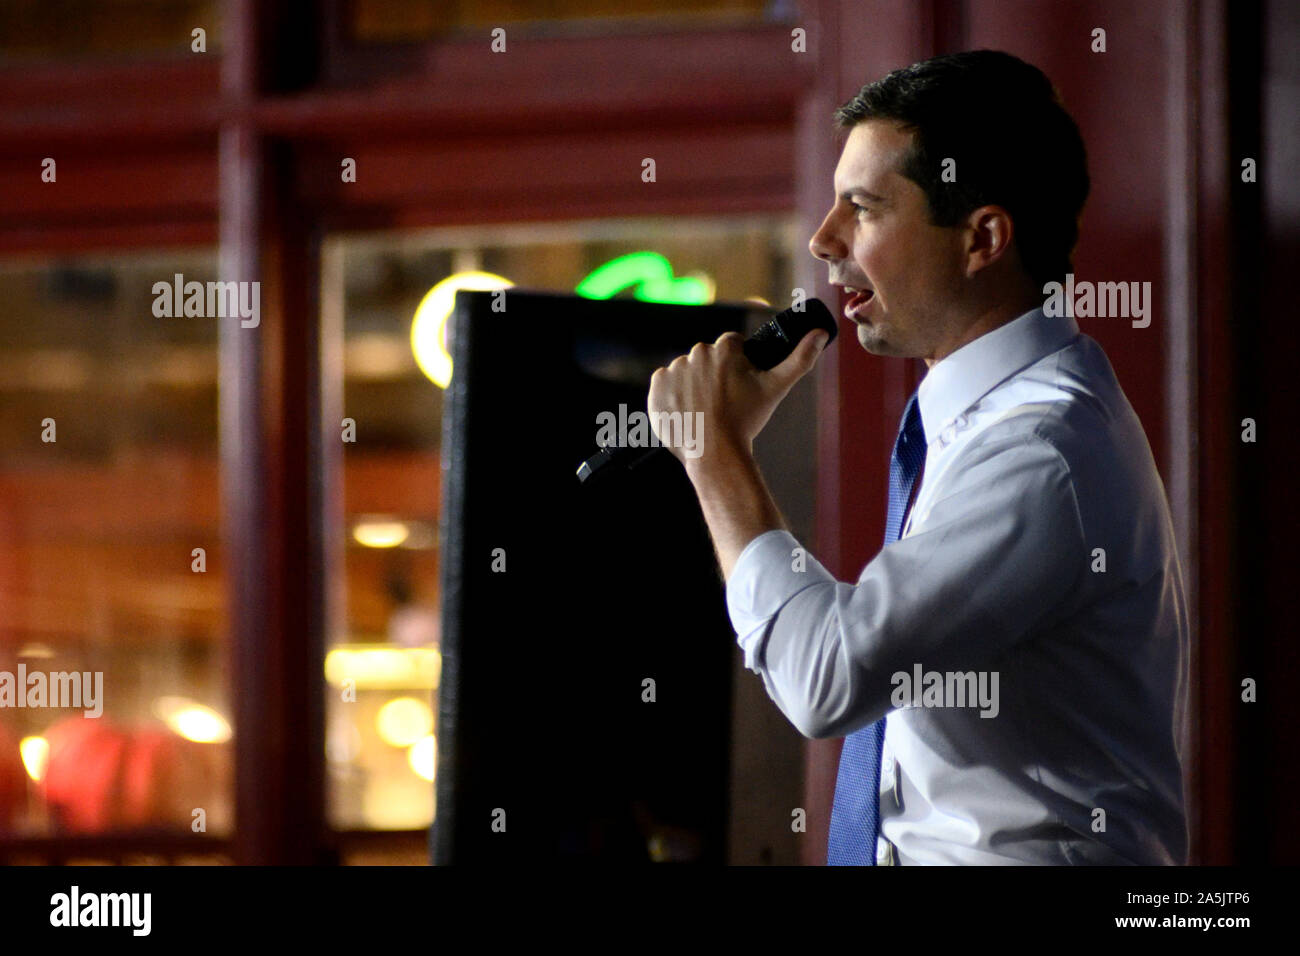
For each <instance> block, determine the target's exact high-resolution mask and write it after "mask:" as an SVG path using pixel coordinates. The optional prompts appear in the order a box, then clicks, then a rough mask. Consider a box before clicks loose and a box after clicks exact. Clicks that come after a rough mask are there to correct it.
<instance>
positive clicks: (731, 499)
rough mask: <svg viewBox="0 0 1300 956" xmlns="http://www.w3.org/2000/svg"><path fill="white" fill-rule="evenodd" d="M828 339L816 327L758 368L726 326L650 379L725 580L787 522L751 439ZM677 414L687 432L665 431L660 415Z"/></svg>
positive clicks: (654, 410)
mask: <svg viewBox="0 0 1300 956" xmlns="http://www.w3.org/2000/svg"><path fill="white" fill-rule="evenodd" d="M828 338H829V336H828V335H827V333H826V332H825V331H823V330H820V329H814V330H813V331H811V332H809V333H808V334H807V335H805V336H804V338H803V341H801V342H800V343H799V344H798V345H797V346H796V347H795V350H794V351H793V352H791V353H790V355H789V356H788V357H787V358H786V360H785V361H784V362H782V363H781V364H780V365H778V366H777V367H776V368H774V369H771V370H770V371H766V372H760V371H759V370H758V369H756V368H754V366H753V365H751V364H750V361H749V359H747V358H745V353H744V351H743V350H742V349H741V343H742V342H743V339H742V338H741V337H740V335H739V334H738V333H736V332H726V333H724V334H723V335H721V336H719V337H718V341H716V342H714V343H713V344H712V345H705V344H704V343H703V342H701V343H700V344H699V345H697V346H695V348H693V349H691V352H690V354H689V355H684V356H681V357H680V358H676V359H674V360H673V361H672V364H670V365H669V366H668V367H667V368H666V369H663V368H661V369H658V370H657V371H656V372H655V373H654V375H653V376H651V378H650V396H649V398H648V399H647V400H646V406H647V408H648V410H649V412H650V422H651V428H653V429H654V431H655V434H656V435H658V436H659V441H660V443H661V444H665V445H669V450H670V451H672V453H673V454H674V455H676V456H677V457H678V458H679V459H681V460H682V461H683V462H684V463H685V465H686V474H687V477H689V478H690V480H691V484H693V485H694V486H695V493H696V495H697V496H698V497H699V499H700V510H701V512H702V513H703V515H704V520H705V522H706V523H707V524H708V526H709V535H710V536H711V537H712V538H713V547H714V549H715V550H716V551H717V554H718V566H719V567H720V568H721V569H722V579H723V581H728V580H730V578H731V572H732V571H733V570H734V569H735V567H736V562H737V561H738V560H739V558H740V555H741V553H742V552H743V551H744V550H745V546H746V545H748V544H749V542H751V541H753V540H754V539H755V538H756V537H758V536H759V535H760V534H762V533H763V532H765V531H771V530H773V529H775V528H784V527H785V526H786V525H785V519H783V518H782V517H781V512H780V511H779V510H778V509H777V507H776V502H775V501H773V500H772V495H771V493H770V492H768V490H767V487H766V486H765V485H764V484H763V476H762V475H761V474H759V471H758V465H757V464H756V463H755V461H754V446H753V442H754V438H755V437H756V436H757V435H758V433H759V432H761V431H762V430H763V426H764V425H766V424H767V420H768V419H769V418H771V417H772V412H773V410H774V409H775V408H776V406H777V405H779V404H780V403H781V399H783V398H785V396H786V395H787V394H788V393H789V391H790V389H791V388H793V387H794V383H795V382H797V381H799V379H801V378H803V377H804V376H805V375H807V374H808V372H809V370H810V369H812V367H813V366H814V365H815V364H816V363H817V356H818V354H820V352H821V350H822V348H823V347H825V345H826V339H828ZM673 412H677V413H679V419H680V421H681V423H682V424H683V426H685V424H686V422H687V420H688V419H689V421H690V423H691V425H690V431H689V432H687V429H686V428H685V427H683V428H682V429H681V430H680V431H679V434H678V435H677V436H673V435H670V434H669V435H665V434H662V433H661V429H660V427H659V426H660V424H662V423H663V421H664V419H662V418H661V415H663V414H665V413H666V414H669V415H671V413H673ZM668 421H669V422H671V419H668ZM682 433H686V437H687V439H688V441H687V443H686V444H685V445H682V444H681V443H680V442H678V443H677V444H674V442H673V441H672V439H673V438H674V437H675V438H678V439H680V438H681V437H682ZM692 439H693V441H692ZM692 444H693V446H694V447H692Z"/></svg>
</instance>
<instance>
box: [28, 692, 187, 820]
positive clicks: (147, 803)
mask: <svg viewBox="0 0 1300 956" xmlns="http://www.w3.org/2000/svg"><path fill="white" fill-rule="evenodd" d="M45 737H46V740H47V741H49V745H50V757H49V762H48V764H47V765H46V770H45V777H44V779H43V780H42V781H41V784H42V792H43V794H44V797H45V801H46V804H47V805H48V807H49V809H50V814H51V816H52V818H53V819H54V821H55V824H56V826H57V827H58V828H59V829H60V830H62V831H64V832H68V833H94V832H101V831H104V830H109V829H123V828H135V827H157V826H177V825H188V823H189V821H190V819H191V817H190V814H191V811H192V810H193V809H194V807H195V806H201V805H202V804H201V801H200V797H199V796H198V795H201V794H202V792H203V789H204V787H205V782H206V781H207V780H208V779H210V775H209V773H208V760H207V755H206V753H205V752H204V750H203V747H204V746H205V745H203V744H195V743H192V742H190V741H188V740H183V739H182V738H180V737H177V736H175V735H174V734H172V733H170V732H168V731H166V730H162V729H155V728H152V727H145V728H140V729H135V730H129V729H123V728H119V727H117V726H115V725H112V724H109V723H106V722H105V720H104V718H102V717H100V718H95V719H90V718H85V717H74V718H69V719H67V720H63V721H60V722H59V723H57V724H55V725H54V726H53V727H51V728H50V729H49V731H47V732H46V735H45Z"/></svg>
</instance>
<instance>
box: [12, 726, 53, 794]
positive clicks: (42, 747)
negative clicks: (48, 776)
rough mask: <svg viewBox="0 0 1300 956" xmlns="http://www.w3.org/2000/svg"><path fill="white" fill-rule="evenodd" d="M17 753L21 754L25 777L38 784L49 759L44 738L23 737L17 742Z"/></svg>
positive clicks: (48, 749) (47, 747)
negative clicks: (25, 769)
mask: <svg viewBox="0 0 1300 956" xmlns="http://www.w3.org/2000/svg"><path fill="white" fill-rule="evenodd" d="M18 752H19V753H20V754H22V757H23V766H24V767H26V768H27V776H29V777H31V778H32V779H33V780H35V781H36V782H37V783H40V782H41V777H43V776H45V764H46V763H47V762H48V761H49V759H50V745H49V744H48V743H47V742H46V740H45V738H44V737H24V738H23V739H22V740H20V741H19V742H18Z"/></svg>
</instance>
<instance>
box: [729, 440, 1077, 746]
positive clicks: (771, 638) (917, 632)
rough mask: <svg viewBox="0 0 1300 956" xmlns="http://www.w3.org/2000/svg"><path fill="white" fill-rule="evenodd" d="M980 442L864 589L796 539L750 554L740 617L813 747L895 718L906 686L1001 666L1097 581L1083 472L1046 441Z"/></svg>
mask: <svg viewBox="0 0 1300 956" xmlns="http://www.w3.org/2000/svg"><path fill="white" fill-rule="evenodd" d="M996 431H997V429H996V427H995V428H991V429H989V430H988V431H987V432H986V433H985V434H983V435H980V436H978V437H976V438H975V439H973V440H972V442H971V443H970V445H968V446H967V447H965V448H964V449H962V450H961V451H960V452H959V453H958V456H957V458H956V459H955V460H954V461H953V462H952V464H951V465H950V466H949V467H948V468H946V469H945V470H944V472H943V473H942V475H941V476H940V478H939V481H940V484H939V486H936V488H935V494H934V496H933V499H932V500H933V502H934V503H933V504H932V505H931V506H930V508H929V511H928V513H927V514H925V515H918V516H917V518H916V519H914V520H913V526H912V531H911V533H910V534H909V535H908V536H907V537H905V538H903V539H902V540H900V541H897V542H895V543H893V544H890V545H888V546H887V547H885V548H883V549H881V551H880V553H879V554H877V555H876V557H875V558H874V559H872V561H871V562H870V563H868V564H867V566H866V568H864V569H863V571H862V574H861V575H860V577H859V578H858V582H857V583H856V584H848V583H845V582H841V581H836V580H835V578H834V577H833V576H832V575H831V574H830V573H829V572H828V571H827V570H826V569H825V568H824V567H823V566H822V565H821V564H820V563H818V562H817V560H816V559H815V558H813V557H812V555H810V554H806V553H804V552H803V550H802V549H801V548H800V545H799V543H798V541H797V540H796V539H795V538H794V536H793V535H791V534H790V533H789V532H788V531H768V532H765V533H764V534H761V535H759V536H758V537H756V538H755V539H754V540H753V541H751V542H750V543H749V544H748V545H747V546H746V548H745V550H744V551H743V552H742V553H741V555H740V558H739V559H738V561H737V563H736V566H735V568H734V569H733V570H732V575H731V578H730V579H729V580H728V582H727V609H728V612H729V614H730V616H731V622H732V625H733V627H734V628H735V630H736V635H737V639H738V643H739V644H740V647H741V649H742V650H743V651H744V656H745V666H746V667H747V668H749V669H750V670H752V671H754V672H755V673H757V674H759V675H760V676H761V677H762V679H763V683H764V686H765V687H766V689H767V693H768V695H769V696H770V697H771V698H772V700H773V702H774V703H775V704H776V705H777V707H779V708H780V709H781V712H782V713H784V714H785V716H786V717H787V718H788V719H789V720H790V722H791V723H792V724H794V726H795V727H796V728H797V729H798V730H799V732H800V733H801V734H803V735H804V736H805V737H840V736H845V735H847V734H850V733H852V732H853V731H854V730H857V729H858V728H860V727H864V726H866V725H867V724H870V723H872V722H874V721H876V720H878V719H879V718H880V717H882V716H884V714H885V713H887V712H888V711H889V710H891V709H893V706H894V705H893V704H892V703H891V699H890V698H891V695H892V694H893V691H894V687H895V681H894V675H895V674H899V673H905V674H908V675H911V674H912V672H913V668H914V666H915V665H917V664H919V665H921V667H922V669H923V670H924V671H940V672H944V671H970V670H979V669H982V668H985V667H987V666H988V665H989V664H990V663H992V662H994V661H995V660H996V659H997V657H998V656H999V655H1000V654H1002V653H1003V652H1005V651H1006V650H1007V649H1008V648H1010V647H1011V646H1012V645H1013V644H1015V643H1016V642H1017V641H1019V640H1020V639H1022V638H1023V637H1025V636H1026V635H1027V634H1029V633H1030V632H1032V631H1034V630H1036V629H1038V628H1041V627H1043V626H1044V623H1045V622H1046V621H1048V620H1049V619H1050V618H1051V617H1052V616H1053V615H1055V614H1060V613H1063V609H1064V607H1065V605H1066V604H1067V603H1068V601H1069V598H1070V597H1071V596H1072V595H1077V593H1078V591H1079V590H1080V587H1081V585H1082V583H1083V581H1082V575H1084V574H1086V573H1087V568H1088V551H1087V549H1086V547H1085V541H1084V534H1083V528H1082V523H1081V521H1080V517H1079V508H1078V503H1077V500H1076V497H1075V491H1074V486H1073V483H1072V480H1071V475H1070V470H1069V466H1068V464H1067V463H1066V461H1065V459H1064V458H1063V457H1062V456H1061V453H1060V452H1059V451H1058V450H1057V448H1056V447H1055V446H1054V445H1052V444H1051V443H1050V442H1048V441H1047V440H1046V439H1044V438H1042V437H1039V436H1037V435H1035V434H1032V433H1026V432H1023V431H1021V432H1019V433H1017V434H1010V435H1008V434H1002V435H998V434H996Z"/></svg>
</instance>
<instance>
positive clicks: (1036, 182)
mask: <svg viewBox="0 0 1300 956" xmlns="http://www.w3.org/2000/svg"><path fill="white" fill-rule="evenodd" d="M869 119H887V120H896V121H899V122H901V123H902V124H904V127H905V128H908V129H910V130H911V132H912V134H913V135H912V146H911V148H910V149H909V150H908V152H907V156H906V158H905V159H904V161H903V163H902V168H900V169H899V170H898V172H899V173H900V174H902V175H904V176H906V177H907V178H908V179H910V180H912V181H913V182H915V183H916V184H917V185H918V186H920V187H921V189H922V190H923V191H924V192H925V197H926V200H927V202H928V203H929V207H930V221H931V223H933V224H934V225H936V226H953V225H956V224H957V223H958V222H960V221H961V219H962V218H963V217H965V216H966V215H967V214H969V213H970V212H971V211H972V210H974V209H978V208H979V207H980V206H983V205H986V204H994V205H998V206H1001V207H1003V208H1004V209H1006V210H1007V212H1008V213H1010V214H1011V219H1012V221H1013V223H1014V224H1015V243H1016V247H1017V248H1018V249H1019V251H1020V258H1021V261H1023V262H1024V265H1025V270H1026V271H1027V272H1028V273H1029V276H1030V278H1031V279H1033V281H1034V283H1035V284H1036V285H1037V287H1038V288H1040V289H1041V288H1042V286H1043V285H1044V284H1045V283H1047V282H1051V281H1054V280H1058V281H1059V280H1060V279H1061V278H1062V277H1063V276H1064V275H1065V273H1067V272H1071V271H1073V265H1072V264H1071V260H1070V256H1071V254H1072V253H1073V252H1074V246H1075V243H1076V242H1077V241H1078V238H1079V216H1080V214H1081V213H1082V211H1083V203H1084V200H1086V199H1087V198H1088V186H1089V183H1088V158H1087V154H1086V153H1085V151H1084V147H1083V139H1082V137H1081V136H1080V135H1079V128H1078V126H1076V125H1075V122H1074V120H1073V119H1072V118H1071V117H1070V114H1069V113H1067V112H1066V111H1065V107H1064V106H1063V105H1062V103H1061V98H1060V95H1059V94H1058V93H1057V91H1056V90H1055V89H1054V88H1053V87H1052V84H1051V82H1050V81H1049V80H1048V79H1047V77H1046V76H1044V75H1043V73H1042V71H1041V70H1039V69H1038V68H1037V67H1034V66H1031V65H1030V64H1028V63H1026V62H1024V61H1023V60H1020V59H1017V58H1016V57H1014V56H1012V55H1011V54H1009V53H1000V52H998V51H996V50H972V51H969V52H965V53H952V54H948V55H945V56H936V57H934V58H932V59H929V60H922V61H921V62H920V63H913V64H912V65H911V66H909V67H905V68H903V69H901V70H895V71H894V72H892V73H890V74H889V75H887V76H884V77H882V78H881V79H879V80H876V81H875V82H874V83H868V84H867V85H866V86H864V87H863V88H862V89H861V91H860V92H859V93H858V95H857V96H855V97H854V98H853V99H851V100H850V101H849V102H847V103H845V104H844V105H843V106H841V107H840V108H839V109H838V110H836V111H835V121H836V123H837V124H839V126H840V127H842V128H845V129H849V128H852V127H853V126H856V125H857V124H858V123H861V122H863V121H864V120H869ZM948 158H951V159H953V160H955V161H956V182H944V181H943V179H942V178H941V177H942V174H943V161H944V160H945V159H948Z"/></svg>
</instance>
